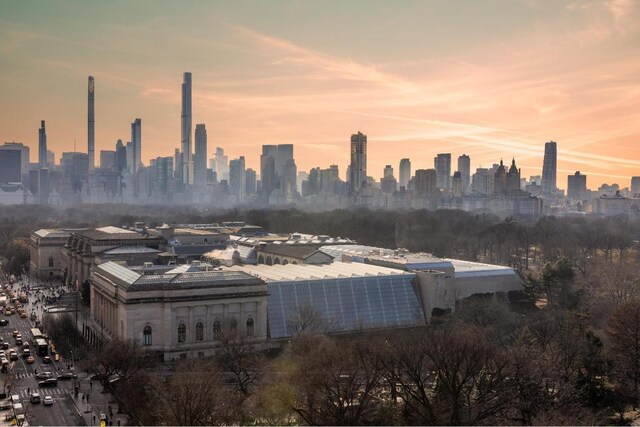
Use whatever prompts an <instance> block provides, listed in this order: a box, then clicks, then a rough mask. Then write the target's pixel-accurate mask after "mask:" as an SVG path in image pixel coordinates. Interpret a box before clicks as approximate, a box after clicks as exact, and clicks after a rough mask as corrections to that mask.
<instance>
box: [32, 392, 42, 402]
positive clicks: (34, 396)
mask: <svg viewBox="0 0 640 427" xmlns="http://www.w3.org/2000/svg"><path fill="white" fill-rule="evenodd" d="M29 400H31V403H40V394H39V393H38V392H35V391H34V392H32V393H31V397H30V399H29Z"/></svg>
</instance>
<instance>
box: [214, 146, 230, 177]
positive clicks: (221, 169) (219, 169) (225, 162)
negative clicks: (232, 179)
mask: <svg viewBox="0 0 640 427" xmlns="http://www.w3.org/2000/svg"><path fill="white" fill-rule="evenodd" d="M209 167H210V168H211V170H212V171H213V172H215V173H216V176H217V178H218V180H223V179H226V180H228V179H229V156H227V155H225V154H224V149H222V148H221V147H216V153H215V154H214V156H213V158H212V159H211V161H210V164H209Z"/></svg>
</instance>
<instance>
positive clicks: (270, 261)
mask: <svg viewBox="0 0 640 427" xmlns="http://www.w3.org/2000/svg"><path fill="white" fill-rule="evenodd" d="M267 265H273V261H272V260H271V257H270V256H268V257H267Z"/></svg>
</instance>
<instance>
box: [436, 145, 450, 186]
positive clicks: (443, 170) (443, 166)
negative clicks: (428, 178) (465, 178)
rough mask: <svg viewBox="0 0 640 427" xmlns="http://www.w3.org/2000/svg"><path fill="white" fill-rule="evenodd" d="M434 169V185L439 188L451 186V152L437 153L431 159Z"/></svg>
mask: <svg viewBox="0 0 640 427" xmlns="http://www.w3.org/2000/svg"><path fill="white" fill-rule="evenodd" d="M433 165H434V168H435V170H436V185H437V187H438V188H439V189H441V190H449V189H450V188H451V153H444V154H438V155H437V156H436V157H435V158H434V159H433Z"/></svg>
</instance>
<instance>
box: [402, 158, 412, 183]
mask: <svg viewBox="0 0 640 427" xmlns="http://www.w3.org/2000/svg"><path fill="white" fill-rule="evenodd" d="M410 179H411V160H409V159H402V160H400V187H404V189H405V190H407V189H408V186H409V180H410Z"/></svg>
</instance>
